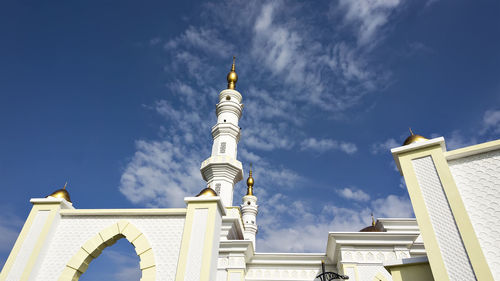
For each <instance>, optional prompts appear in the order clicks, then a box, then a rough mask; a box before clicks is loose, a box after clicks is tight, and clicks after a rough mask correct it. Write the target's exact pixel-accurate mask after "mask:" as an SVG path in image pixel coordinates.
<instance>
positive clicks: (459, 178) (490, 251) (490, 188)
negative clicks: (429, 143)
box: [448, 151, 500, 280]
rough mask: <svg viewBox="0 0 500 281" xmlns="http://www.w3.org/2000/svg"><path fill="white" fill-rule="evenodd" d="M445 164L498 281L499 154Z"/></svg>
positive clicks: (499, 259) (474, 156) (492, 153)
mask: <svg viewBox="0 0 500 281" xmlns="http://www.w3.org/2000/svg"><path fill="white" fill-rule="evenodd" d="M448 164H449V166H450V170H451V173H452V174H453V177H454V178H455V182H456V184H457V187H458V190H459V192H460V195H461V196H462V199H463V202H464V204H465V209H466V210H467V213H468V214H469V218H470V219H471V222H472V225H473V228H474V231H475V232H476V235H477V237H478V240H479V244H480V245H481V248H482V249H483V253H484V255H485V257H486V260H487V262H488V265H489V267H490V269H491V271H492V272H491V273H492V274H493V276H494V277H495V280H500V223H499V220H500V203H499V202H500V151H493V152H489V153H482V154H478V155H473V156H469V157H464V158H460V159H456V160H452V161H450V162H449V163H448Z"/></svg>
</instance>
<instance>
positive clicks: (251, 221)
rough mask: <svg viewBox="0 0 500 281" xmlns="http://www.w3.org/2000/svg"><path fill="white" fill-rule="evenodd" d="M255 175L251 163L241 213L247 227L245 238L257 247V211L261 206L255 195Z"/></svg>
mask: <svg viewBox="0 0 500 281" xmlns="http://www.w3.org/2000/svg"><path fill="white" fill-rule="evenodd" d="M253 184H254V181H253V177H252V166H251V165H250V173H249V175H248V179H247V195H245V196H243V200H242V201H243V204H242V205H241V214H242V216H243V226H244V227H245V233H244V237H245V240H250V241H252V242H253V247H254V249H255V234H257V230H258V227H257V213H258V208H259V206H258V205H257V197H255V196H254V195H253Z"/></svg>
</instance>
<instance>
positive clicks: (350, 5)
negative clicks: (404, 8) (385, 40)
mask: <svg viewBox="0 0 500 281" xmlns="http://www.w3.org/2000/svg"><path fill="white" fill-rule="evenodd" d="M400 4H401V1H400V0H359V1H350V0H340V1H339V2H338V9H340V10H341V11H343V12H344V13H343V14H344V21H345V23H346V24H348V25H350V26H352V27H353V28H354V29H355V30H356V37H357V41H358V44H359V45H368V44H375V43H377V42H378V41H379V40H380V39H381V38H382V36H381V34H380V31H381V30H382V29H383V28H384V27H385V25H386V24H387V23H388V22H389V18H390V16H391V15H392V14H393V13H394V11H395V9H396V8H398V6H400Z"/></svg>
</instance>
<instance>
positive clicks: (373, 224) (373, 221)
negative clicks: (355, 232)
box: [371, 212, 375, 226]
mask: <svg viewBox="0 0 500 281" xmlns="http://www.w3.org/2000/svg"><path fill="white" fill-rule="evenodd" d="M371 215H372V226H375V218H374V217H373V212H372V214H371Z"/></svg>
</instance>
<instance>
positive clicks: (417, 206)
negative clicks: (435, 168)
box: [399, 146, 450, 281]
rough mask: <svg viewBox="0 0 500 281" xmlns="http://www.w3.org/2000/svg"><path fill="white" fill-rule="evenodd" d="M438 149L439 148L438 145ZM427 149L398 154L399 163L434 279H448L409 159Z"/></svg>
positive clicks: (418, 156)
mask: <svg viewBox="0 0 500 281" xmlns="http://www.w3.org/2000/svg"><path fill="white" fill-rule="evenodd" d="M439 149H441V147H440V146H439ZM428 150H429V149H428V148H424V149H419V150H417V151H411V152H413V153H411V152H410V153H404V154H402V155H399V162H400V163H401V171H402V173H403V175H404V179H405V182H406V187H407V189H408V193H409V195H410V200H411V203H412V206H413V211H414V212H415V216H416V218H417V221H418V226H419V228H420V232H421V233H422V238H423V240H424V245H425V249H426V252H427V257H428V258H429V264H430V266H431V269H432V274H433V275H434V279H436V280H440V281H449V280H450V279H449V277H448V272H447V271H446V266H445V264H444V260H443V257H442V255H441V250H440V248H439V244H438V242H437V238H436V234H435V233H434V228H433V227H432V223H431V219H430V216H429V213H428V212H427V207H426V206H425V201H424V196H423V194H422V191H421V190H420V186H419V184H418V180H417V176H416V174H415V171H414V169H413V165H412V163H411V160H413V159H415V158H421V157H425V156H429V151H428Z"/></svg>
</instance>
